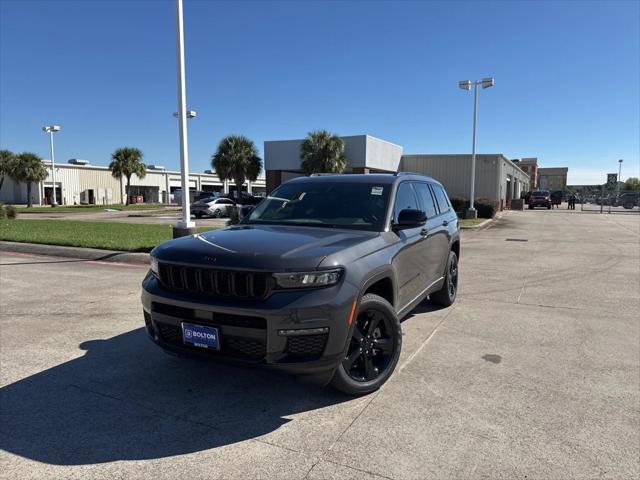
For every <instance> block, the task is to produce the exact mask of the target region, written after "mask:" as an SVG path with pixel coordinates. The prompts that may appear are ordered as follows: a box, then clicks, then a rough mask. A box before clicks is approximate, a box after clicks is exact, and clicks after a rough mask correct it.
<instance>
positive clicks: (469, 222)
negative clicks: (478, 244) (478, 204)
mask: <svg viewBox="0 0 640 480" xmlns="http://www.w3.org/2000/svg"><path fill="white" fill-rule="evenodd" d="M486 220H487V219H486V218H459V219H458V223H459V224H460V226H461V227H474V226H476V225H480V224H481V223H482V222H484V221H486Z"/></svg>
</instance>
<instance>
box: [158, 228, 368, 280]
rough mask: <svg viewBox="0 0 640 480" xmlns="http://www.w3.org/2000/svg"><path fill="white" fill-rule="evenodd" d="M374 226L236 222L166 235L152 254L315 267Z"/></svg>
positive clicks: (275, 267)
mask: <svg viewBox="0 0 640 480" xmlns="http://www.w3.org/2000/svg"><path fill="white" fill-rule="evenodd" d="M379 236H380V233H378V232H369V231H361V230H346V229H337V228H320V227H299V226H295V227H293V226H291V227H289V226H282V225H236V226H233V227H229V228H225V229H222V230H213V231H210V232H206V233H202V234H199V235H191V236H188V237H182V238H177V239H175V240H170V241H168V242H165V243H163V244H161V245H158V246H157V247H156V248H154V249H153V251H152V252H151V255H153V256H154V257H156V258H158V260H166V261H170V262H176V263H191V264H196V265H203V266H211V267H224V268H241V269H245V268H246V269H256V270H268V271H281V270H300V269H315V268H317V267H318V265H319V264H320V262H322V260H324V259H325V258H326V257H327V256H328V255H331V254H333V253H336V252H338V251H341V250H345V249H349V248H350V247H353V246H355V245H357V244H360V243H362V242H365V241H367V240H371V239H373V238H376V237H379Z"/></svg>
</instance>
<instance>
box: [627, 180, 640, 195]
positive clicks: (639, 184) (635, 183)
mask: <svg viewBox="0 0 640 480" xmlns="http://www.w3.org/2000/svg"><path fill="white" fill-rule="evenodd" d="M624 189H625V190H633V191H634V192H638V191H640V180H639V179H638V177H629V178H627V181H626V182H624Z"/></svg>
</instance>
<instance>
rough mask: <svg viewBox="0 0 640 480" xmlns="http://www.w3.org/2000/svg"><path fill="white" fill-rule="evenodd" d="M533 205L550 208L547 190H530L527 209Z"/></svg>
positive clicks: (549, 196) (533, 206)
mask: <svg viewBox="0 0 640 480" xmlns="http://www.w3.org/2000/svg"><path fill="white" fill-rule="evenodd" d="M535 207H546V208H548V209H551V195H549V192H548V191H547V190H540V191H537V192H531V197H530V198H529V209H533V208H535Z"/></svg>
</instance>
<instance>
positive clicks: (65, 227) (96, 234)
mask: <svg viewBox="0 0 640 480" xmlns="http://www.w3.org/2000/svg"><path fill="white" fill-rule="evenodd" d="M214 229H215V228H214V227H202V228H200V229H199V230H200V231H201V232H204V231H207V230H214ZM171 238H172V230H171V226H170V225H143V224H131V223H108V222H82V221H77V220H21V219H18V220H0V240H7V241H11V242H27V243H44V244H49V245H67V246H72V247H87V248H103V249H107V250H122V251H128V252H149V251H151V250H152V249H153V247H155V246H156V245H158V244H160V243H162V242H164V241H166V240H170V239H171Z"/></svg>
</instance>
